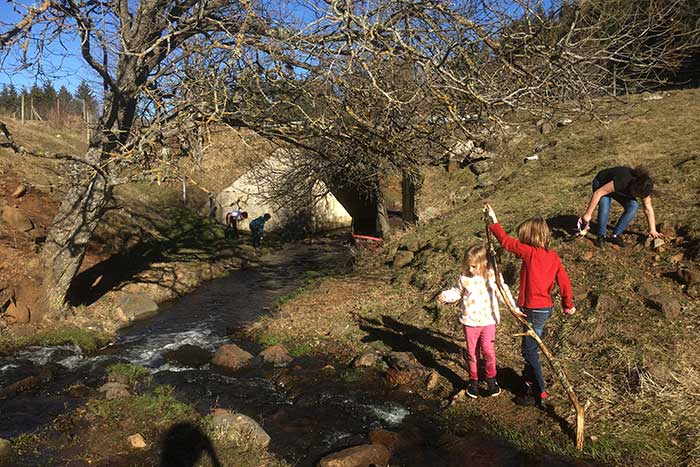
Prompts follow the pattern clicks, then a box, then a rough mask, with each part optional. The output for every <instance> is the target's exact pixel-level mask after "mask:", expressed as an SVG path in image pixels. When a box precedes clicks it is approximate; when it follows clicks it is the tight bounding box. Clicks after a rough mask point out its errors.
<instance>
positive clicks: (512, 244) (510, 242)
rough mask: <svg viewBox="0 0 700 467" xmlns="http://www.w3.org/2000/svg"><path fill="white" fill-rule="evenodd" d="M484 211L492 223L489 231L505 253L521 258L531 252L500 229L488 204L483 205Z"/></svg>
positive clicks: (529, 248)
mask: <svg viewBox="0 0 700 467" xmlns="http://www.w3.org/2000/svg"><path fill="white" fill-rule="evenodd" d="M484 209H485V210H486V214H487V215H488V216H489V217H490V218H491V222H492V224H491V225H490V226H489V230H490V231H491V232H492V233H493V235H494V236H495V237H496V240H498V243H500V244H501V245H503V248H505V249H506V250H507V251H510V252H511V253H515V254H516V255H518V256H520V257H521V258H522V257H523V256H525V255H526V254H528V253H529V252H530V251H531V250H532V247H531V246H529V245H525V244H524V243H522V242H521V241H520V240H517V239H515V238H513V237H510V236H508V234H507V233H506V232H505V230H503V227H501V224H499V223H498V219H497V218H496V213H495V212H494V210H493V208H492V207H491V206H490V205H489V204H488V203H486V204H485V205H484Z"/></svg>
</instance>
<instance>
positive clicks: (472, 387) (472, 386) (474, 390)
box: [466, 379, 479, 399]
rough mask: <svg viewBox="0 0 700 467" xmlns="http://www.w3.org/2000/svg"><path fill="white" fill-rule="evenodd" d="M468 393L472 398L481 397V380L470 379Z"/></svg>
mask: <svg viewBox="0 0 700 467" xmlns="http://www.w3.org/2000/svg"><path fill="white" fill-rule="evenodd" d="M466 393H467V396H469V397H471V398H472V399H476V398H477V397H479V382H478V381H475V380H473V379H470V380H469V383H467V391H466Z"/></svg>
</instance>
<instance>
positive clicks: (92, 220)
mask: <svg viewBox="0 0 700 467" xmlns="http://www.w3.org/2000/svg"><path fill="white" fill-rule="evenodd" d="M84 175H86V176H85V177H84V178H83V179H81V180H79V181H76V182H74V183H73V184H72V185H71V187H70V189H69V190H68V192H67V193H66V195H65V197H64V198H63V202H62V203H61V206H60V208H59V210H58V213H57V214H56V217H54V220H53V223H52V224H51V227H50V228H49V232H48V236H47V239H46V245H45V246H44V249H43V252H42V256H43V263H44V266H45V268H46V273H45V276H44V287H45V293H46V306H47V307H48V309H49V311H51V312H56V311H60V310H62V309H63V308H64V306H65V303H66V294H67V292H68V288H69V287H70V285H71V281H72V280H73V277H75V275H76V274H77V273H78V270H79V268H80V264H81V262H82V260H83V257H84V256H85V251H86V250H87V246H88V243H89V241H90V238H91V237H92V233H93V231H94V230H95V228H96V227H97V224H98V223H99V221H100V220H101V218H102V216H103V214H104V213H105V207H106V205H107V203H108V201H109V200H110V198H111V196H112V186H111V185H110V184H109V183H107V180H105V178H104V177H103V176H102V175H101V174H98V173H95V172H93V173H84Z"/></svg>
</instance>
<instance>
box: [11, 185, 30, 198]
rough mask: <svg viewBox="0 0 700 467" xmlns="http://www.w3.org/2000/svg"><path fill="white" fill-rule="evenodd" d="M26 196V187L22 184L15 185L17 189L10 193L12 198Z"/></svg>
mask: <svg viewBox="0 0 700 467" xmlns="http://www.w3.org/2000/svg"><path fill="white" fill-rule="evenodd" d="M26 194H27V185H25V184H24V183H20V184H19V185H17V188H15V191H13V192H12V197H13V198H21V197H22V196H24V195H26Z"/></svg>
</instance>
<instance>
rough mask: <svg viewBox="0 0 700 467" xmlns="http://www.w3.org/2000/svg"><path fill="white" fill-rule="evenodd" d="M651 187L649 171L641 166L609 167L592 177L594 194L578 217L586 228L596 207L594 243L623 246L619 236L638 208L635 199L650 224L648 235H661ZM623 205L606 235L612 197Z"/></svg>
mask: <svg viewBox="0 0 700 467" xmlns="http://www.w3.org/2000/svg"><path fill="white" fill-rule="evenodd" d="M653 189H654V181H653V180H652V179H651V177H650V176H649V173H648V172H647V171H646V170H644V169H640V168H635V169H633V168H630V167H624V166H622V167H611V168H609V169H604V170H601V171H600V172H598V174H597V175H596V176H595V178H594V179H593V196H591V200H590V201H589V203H588V209H586V212H585V213H584V214H583V215H582V216H581V221H582V224H583V225H582V226H581V228H582V229H588V226H589V222H590V221H591V217H592V216H593V211H594V210H595V208H596V206H598V230H597V232H596V234H597V238H596V240H595V244H596V246H599V247H602V246H603V245H604V244H605V241H606V240H607V241H608V242H610V243H613V244H615V245H619V246H622V247H623V246H625V242H624V241H623V240H622V238H621V237H620V235H622V233H623V232H624V231H625V229H627V226H628V225H629V224H630V222H632V219H634V216H635V214H637V209H638V208H639V203H638V202H637V199H641V200H642V206H643V207H644V215H645V216H646V218H647V223H648V224H649V236H650V237H653V238H658V237H660V236H661V234H660V233H659V232H657V231H656V217H655V216H654V207H653V206H652V204H651V192H652V190H653ZM613 199H614V200H615V201H617V202H618V203H620V204H621V205H622V207H623V208H624V211H623V213H622V216H620V219H619V220H618V221H617V225H616V226H615V228H614V229H613V234H612V236H610V237H608V236H607V227H608V217H609V215H610V204H611V202H612V200H613Z"/></svg>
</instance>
